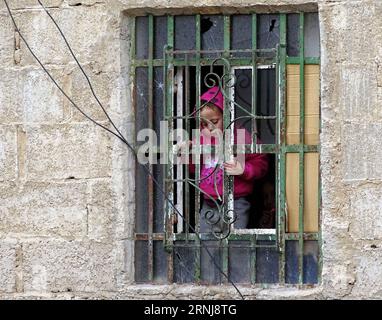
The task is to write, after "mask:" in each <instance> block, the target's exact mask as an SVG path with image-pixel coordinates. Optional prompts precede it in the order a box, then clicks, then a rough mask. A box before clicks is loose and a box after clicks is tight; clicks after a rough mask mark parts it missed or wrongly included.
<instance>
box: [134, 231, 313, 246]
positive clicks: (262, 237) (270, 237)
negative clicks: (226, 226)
mask: <svg viewBox="0 0 382 320" xmlns="http://www.w3.org/2000/svg"><path fill="white" fill-rule="evenodd" d="M165 236H166V235H165V233H153V236H152V238H153V240H158V241H163V239H164V238H165ZM173 236H174V241H184V242H187V239H188V240H189V241H191V242H192V241H195V239H197V235H196V234H195V233H190V234H189V235H188V236H187V235H186V234H185V233H176V234H174V235H173ZM299 236H300V234H299V233H298V232H294V233H292V232H288V233H286V234H285V240H287V241H290V240H293V241H296V240H298V239H299ZM135 238H136V239H137V240H140V241H146V240H148V238H149V236H148V234H147V233H135ZM200 238H201V239H203V240H211V241H212V240H216V238H215V236H213V235H212V234H211V233H201V234H200ZM303 238H304V240H305V241H318V240H319V238H320V233H318V232H314V233H313V232H305V233H304V235H303ZM251 239H255V240H257V241H275V240H276V235H275V234H253V233H249V232H248V233H245V234H235V233H232V234H230V235H229V236H228V240H229V241H241V240H245V241H251ZM251 247H252V245H250V246H249V248H251ZM258 247H263V246H262V245H259V246H258ZM271 247H275V246H271Z"/></svg>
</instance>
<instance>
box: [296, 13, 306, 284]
mask: <svg viewBox="0 0 382 320" xmlns="http://www.w3.org/2000/svg"><path fill="white" fill-rule="evenodd" d="M299 43H300V150H299V210H298V215H299V224H298V229H299V239H298V242H299V256H298V270H299V272H298V273H299V283H300V284H302V283H303V281H304V279H303V275H304V237H303V234H304V196H305V195H304V182H305V181H304V174H305V172H304V159H305V157H304V155H305V154H304V149H303V146H304V133H305V82H304V80H305V65H304V56H305V54H304V13H300V32H299Z"/></svg>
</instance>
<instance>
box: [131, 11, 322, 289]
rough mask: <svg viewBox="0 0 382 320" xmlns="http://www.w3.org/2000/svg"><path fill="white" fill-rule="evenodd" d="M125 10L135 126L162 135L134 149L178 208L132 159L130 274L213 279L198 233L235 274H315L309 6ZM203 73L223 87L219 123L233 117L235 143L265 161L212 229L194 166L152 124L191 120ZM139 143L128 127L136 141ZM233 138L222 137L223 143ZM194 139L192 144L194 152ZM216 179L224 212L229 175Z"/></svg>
mask: <svg viewBox="0 0 382 320" xmlns="http://www.w3.org/2000/svg"><path fill="white" fill-rule="evenodd" d="M133 20H134V22H133V23H132V27H133V28H134V32H133V35H134V37H133V41H132V43H133V49H132V61H133V63H132V65H133V71H134V72H133V73H134V108H135V129H136V134H137V135H138V133H139V132H140V131H141V130H142V129H146V128H152V129H153V130H154V131H155V133H156V137H157V142H159V141H162V142H163V143H166V145H167V147H166V148H165V149H166V152H163V151H164V150H163V149H160V148H158V149H156V150H155V152H153V154H151V153H148V154H145V156H146V157H148V158H150V159H151V162H150V163H149V164H146V165H147V166H148V167H149V168H150V170H151V171H152V172H153V173H154V176H155V178H156V179H157V180H158V181H160V182H161V183H162V185H163V187H164V189H165V191H166V193H167V196H168V197H169V198H170V199H171V200H172V201H173V202H174V204H175V206H176V208H177V209H178V210H179V211H180V212H181V214H182V216H183V218H182V217H179V216H178V217H177V219H174V209H173V208H172V207H171V206H170V205H169V203H168V201H165V198H164V197H163V195H162V194H161V192H159V190H158V188H156V187H155V184H154V183H153V181H152V179H150V177H148V176H147V175H146V173H145V172H144V170H143V169H142V167H141V166H137V170H136V179H135V182H136V216H135V217H136V219H135V279H136V282H139V283H140V282H152V283H171V282H177V283H191V282H192V283H204V284H215V283H225V282H226V281H227V280H226V279H224V278H223V277H222V276H221V275H220V274H219V272H217V271H216V270H214V269H215V268H213V266H212V265H211V261H210V258H209V257H208V255H207V254H206V252H205V249H204V247H203V246H202V244H203V245H204V246H207V247H208V248H209V250H210V251H211V253H213V255H214V256H215V257H216V261H218V263H219V264H220V266H221V268H222V270H223V271H225V272H226V274H228V275H229V277H230V278H231V279H232V281H234V282H237V283H260V284H268V283H281V284H315V283H318V282H320V274H321V271H320V268H321V233H320V224H319V221H320V210H319V208H320V185H319V184H320V181H319V125H320V115H319V63H320V59H319V28H318V15H317V14H316V13H293V14H282V13H281V14H256V13H253V14H246V15H244V14H243V15H238V14H235V15H199V14H197V15H193V16H183V15H167V16H153V15H148V16H140V17H136V18H134V19H133ZM211 77H212V78H215V81H216V82H215V84H216V83H218V82H219V81H218V80H216V79H220V86H221V89H222V91H223V93H224V101H225V108H224V112H223V118H224V127H225V128H227V129H228V128H230V129H229V130H232V131H231V132H233V130H235V128H234V127H235V126H237V127H241V128H245V129H246V130H247V132H250V134H251V136H252V140H251V142H250V143H247V142H246V147H245V152H246V153H247V154H262V155H266V157H267V161H268V170H267V173H266V175H263V176H261V177H260V178H259V179H257V180H255V181H254V185H253V188H254V189H253V191H252V193H251V195H250V197H249V200H250V202H251V215H250V221H249V224H248V226H247V228H245V229H240V228H235V223H233V225H232V228H230V229H229V232H228V233H227V234H225V236H224V237H222V239H217V237H216V235H214V234H213V233H211V232H209V233H208V232H206V233H199V232H198V231H199V225H200V221H199V220H200V214H199V211H200V206H201V204H202V203H203V201H205V200H204V197H203V194H202V193H203V192H201V189H200V188H199V183H200V166H199V165H198V164H197V165H196V170H195V174H193V173H192V172H191V171H190V170H189V166H188V165H184V164H179V163H175V160H174V159H176V157H177V155H176V152H175V151H174V150H175V148H174V147H173V141H172V137H171V135H169V134H168V131H166V130H162V131H161V130H160V129H161V125H163V123H167V126H168V127H169V128H170V129H171V128H172V129H185V130H186V132H187V133H191V132H192V129H196V132H199V124H200V123H199V121H198V119H199V118H198V116H195V113H194V114H193V111H194V110H198V109H199V108H200V106H201V102H200V96H201V94H202V93H203V92H205V91H206V90H208V88H209V87H210V86H211V83H212V82H211V81H212V80H211ZM229 110H231V112H229ZM161 121H164V122H162V124H161ZM230 124H233V125H232V126H230ZM231 128H232V129H231ZM197 141H198V138H197ZM144 143H145V141H140V140H139V139H138V140H137V148H139V147H141V146H143V145H144ZM158 145H159V143H158ZM233 145H234V144H233V143H227V141H226V140H224V143H223V147H224V149H230V150H231V153H234V152H235V149H234V148H235V147H234V146H233ZM206 149H207V148H205V146H202V147H200V150H199V155H200V156H203V154H204V153H205V152H206V151H205V150H206ZM209 151H211V150H209ZM168 159H171V161H170V163H167V164H163V162H166V160H168ZM223 179H224V181H223V184H224V193H223V195H222V198H223V199H222V200H223V204H224V206H225V208H228V210H226V212H228V213H227V215H229V216H230V217H231V219H232V218H233V214H232V210H229V209H233V206H234V200H233V196H234V194H233V192H234V191H233V187H232V186H233V183H234V182H233V181H234V178H232V177H231V176H227V175H224V178H223ZM231 221H232V220H231ZM193 228H195V229H196V232H198V234H195V232H194V231H193ZM201 242H202V243H201Z"/></svg>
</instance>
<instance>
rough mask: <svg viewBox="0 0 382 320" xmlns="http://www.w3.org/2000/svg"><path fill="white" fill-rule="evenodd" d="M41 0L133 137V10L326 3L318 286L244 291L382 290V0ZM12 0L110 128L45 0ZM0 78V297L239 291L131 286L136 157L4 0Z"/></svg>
mask: <svg viewBox="0 0 382 320" xmlns="http://www.w3.org/2000/svg"><path fill="white" fill-rule="evenodd" d="M44 3H45V4H46V5H47V6H49V7H50V11H51V12H52V14H53V16H54V17H55V18H56V19H57V21H58V23H59V24H60V26H61V27H62V29H63V31H64V33H65V35H66V36H67V38H68V40H69V42H70V43H71V44H72V46H73V50H74V52H75V53H76V54H77V56H78V58H79V59H80V61H81V63H82V64H83V65H84V67H85V70H86V71H87V72H88V74H89V76H90V78H91V80H92V82H93V84H94V87H95V90H96V92H97V93H98V95H99V97H100V100H101V101H102V102H103V103H104V105H105V107H106V109H107V110H108V112H110V114H111V117H112V118H113V119H114V120H115V122H116V124H117V125H118V127H119V128H121V129H122V131H123V132H124V133H125V134H126V135H127V136H128V137H129V139H132V138H133V134H132V132H133V126H132V123H133V114H132V111H131V99H130V93H129V88H130V83H129V74H128V64H129V61H128V49H129V34H128V26H127V18H126V14H128V13H129V12H132V13H136V12H141V11H142V10H143V9H145V8H150V10H160V11H161V12H165V11H167V10H169V8H176V9H177V10H181V12H192V11H193V12H196V11H197V10H199V9H200V8H202V10H203V12H215V11H216V10H218V9H217V8H220V9H224V8H236V9H237V10H239V9H240V8H242V9H245V8H256V9H257V10H259V12H269V11H275V10H276V11H277V10H295V9H296V8H301V9H304V10H309V11H312V10H313V11H314V10H315V9H316V8H317V7H318V10H319V16H320V31H321V66H322V67H321V109H322V134H321V144H322V148H321V154H322V157H321V172H322V229H323V241H324V246H323V253H324V261H323V277H322V278H323V283H322V284H321V285H318V286H317V287H315V288H311V289H299V288H290V287H288V288H283V287H280V286H275V287H272V288H270V289H259V288H243V293H244V294H245V295H246V296H248V297H250V298H255V297H256V298H263V299H269V298H310V299H312V298H320V299H325V298H378V299H380V298H382V281H381V280H380V279H381V272H382V271H381V270H382V269H381V268H380V265H381V263H382V249H381V248H382V232H381V231H382V200H381V196H382V191H381V190H382V184H381V179H382V169H381V168H380V166H379V161H378V160H379V159H380V158H381V156H382V154H380V153H381V151H378V150H379V139H380V136H381V133H382V111H381V110H382V108H381V103H382V67H380V65H381V64H382V61H381V58H380V56H381V53H382V51H381V50H382V49H381V48H382V39H381V37H382V22H381V20H380V19H379V17H380V16H381V14H382V2H381V1H379V0H342V1H341V0H336V1H335V0H316V1H314V0H311V1H305V0H283V1H280V0H259V1H238V0H225V1H217V0H205V1H203V2H202V3H201V2H198V3H197V4H196V2H194V1H188V0H187V1H178V0H171V1H164V0H157V1H152V0H147V1H125V0H123V1H122V0H121V1H95V0H94V1H92V0H86V1H85V0H84V1H80V0H77V1H74V0H49V1H48V0H46V1H44ZM9 4H10V5H11V7H12V8H13V10H14V13H15V18H16V20H17V22H18V23H19V25H20V28H21V30H22V32H23V34H24V35H25V37H26V38H27V40H28V41H29V43H30V45H31V47H32V48H33V49H34V50H35V52H36V54H37V55H38V56H39V58H40V59H41V60H42V61H43V62H44V63H45V64H46V66H47V68H48V69H49V71H51V72H52V74H53V75H54V76H56V77H57V78H58V79H59V82H60V83H61V84H62V85H63V87H64V89H65V90H66V91H67V92H68V93H69V94H70V95H71V96H72V97H73V100H75V101H76V103H78V105H79V106H80V107H81V108H83V109H84V110H85V111H86V112H89V114H91V115H92V116H93V117H94V118H96V119H97V120H98V121H100V122H101V123H103V124H106V123H107V121H106V117H105V116H104V114H103V113H102V112H101V111H100V109H99V107H97V105H96V103H95V101H94V99H93V98H92V96H91V94H90V90H88V87H87V84H86V82H85V79H84V78H83V77H82V75H81V74H80V72H79V70H78V68H77V67H76V66H75V63H74V61H73V60H72V58H71V57H70V54H69V52H68V50H67V48H66V47H65V45H64V43H63V41H62V39H61V38H60V36H59V34H58V32H57V30H56V29H55V27H54V25H53V24H52V22H51V21H50V20H49V18H48V17H47V15H46V14H45V13H44V12H43V11H42V9H41V8H40V7H39V5H38V3H37V1H34V0H14V1H11V0H10V1H9ZM182 8H183V9H182ZM184 8H186V9H184ZM220 9H219V10H220ZM178 12H180V11H178ZM0 74H1V75H2V76H1V79H0V297H2V298H20V299H23V298H63V299H67V298H94V299H98V298H108V299H111V298H112V299H116V298H155V299H157V298H160V297H164V298H175V297H178V298H201V297H205V298H218V299H220V298H228V297H233V298H237V295H236V293H235V291H234V289H233V288H232V287H220V286H218V287H202V286H201V287H197V286H179V285H169V286H152V285H144V286H138V285H133V271H134V270H133V269H134V268H133V256H134V255H133V241H132V226H133V218H134V173H133V172H134V165H133V158H132V155H131V154H130V153H129V152H128V151H126V149H125V147H124V146H122V145H121V143H119V141H118V140H117V139H114V138H112V137H110V136H109V135H107V134H106V133H105V132H104V131H102V130H100V129H99V128H97V127H95V126H94V125H93V124H91V123H89V122H88V121H87V120H86V119H85V118H84V117H83V116H81V115H80V114H79V112H78V111H76V110H75V109H74V108H73V107H71V106H70V104H69V103H68V101H67V100H65V99H64V98H63V96H62V95H61V94H60V92H59V91H58V90H57V88H55V87H54V86H53V85H52V83H51V82H50V81H49V80H48V79H47V77H46V76H45V75H44V73H43V72H42V71H41V70H40V68H39V66H38V65H37V63H36V62H35V61H34V60H33V57H31V55H30V54H29V53H28V51H27V49H26V47H25V45H24V44H23V43H22V42H21V41H20V39H19V37H18V36H17V34H16V33H15V32H14V31H13V27H12V24H11V21H10V19H9V17H8V15H7V12H6V10H5V6H4V3H3V2H0Z"/></svg>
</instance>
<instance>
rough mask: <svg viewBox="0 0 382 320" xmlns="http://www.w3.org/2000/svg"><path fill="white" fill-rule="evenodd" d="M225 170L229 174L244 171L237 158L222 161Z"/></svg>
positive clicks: (237, 174)
mask: <svg viewBox="0 0 382 320" xmlns="http://www.w3.org/2000/svg"><path fill="white" fill-rule="evenodd" d="M223 166H224V169H225V172H226V173H227V174H228V175H230V176H240V175H241V174H243V173H244V166H243V165H242V164H241V163H240V162H239V161H237V160H231V161H227V162H224V163H223Z"/></svg>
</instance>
